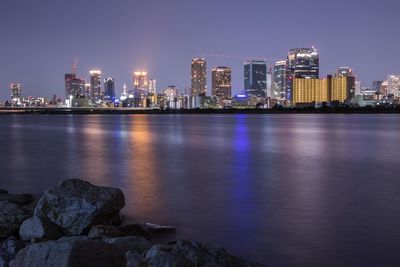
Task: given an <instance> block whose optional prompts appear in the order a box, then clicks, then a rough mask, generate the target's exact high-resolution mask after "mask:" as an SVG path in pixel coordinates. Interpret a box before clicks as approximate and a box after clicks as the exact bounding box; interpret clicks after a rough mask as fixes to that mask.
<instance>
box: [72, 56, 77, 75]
mask: <svg viewBox="0 0 400 267" xmlns="http://www.w3.org/2000/svg"><path fill="white" fill-rule="evenodd" d="M78 63H79V59H78V58H77V57H75V58H74V63H73V64H72V71H71V73H72V74H75V75H76V73H77V71H78Z"/></svg>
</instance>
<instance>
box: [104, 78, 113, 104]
mask: <svg viewBox="0 0 400 267" xmlns="http://www.w3.org/2000/svg"><path fill="white" fill-rule="evenodd" d="M104 98H105V99H108V100H112V99H114V98H115V82H114V78H106V79H104Z"/></svg>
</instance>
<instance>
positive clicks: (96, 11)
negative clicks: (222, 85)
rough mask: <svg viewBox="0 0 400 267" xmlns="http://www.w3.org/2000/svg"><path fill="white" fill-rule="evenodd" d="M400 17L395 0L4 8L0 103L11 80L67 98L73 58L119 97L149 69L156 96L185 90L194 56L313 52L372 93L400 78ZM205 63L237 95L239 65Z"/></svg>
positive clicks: (170, 0)
mask: <svg viewBox="0 0 400 267" xmlns="http://www.w3.org/2000/svg"><path fill="white" fill-rule="evenodd" d="M399 11H400V1H398V0H380V1H371V0H353V1H352V0H337V1H321V0H303V1H294V0H284V1H282V0H280V1H276V0H275V1H267V0H259V1H258V0H257V1H256V0H246V1H232V0H196V1H191V0H157V1H154V0H145V1H142V0H130V1H128V0H114V1H111V0H97V1H88V0H69V1H64V0H1V1H0V12H1V14H0V33H1V39H0V42H1V46H0V99H2V100H4V99H6V98H8V97H9V87H8V86H9V84H10V83H11V82H21V83H22V90H23V95H24V96H28V95H35V96H42V95H44V96H51V95H52V94H53V93H56V94H57V95H60V96H63V95H64V80H63V79H64V78H63V76H64V74H65V73H67V72H69V71H70V69H71V65H72V62H73V58H74V57H78V58H79V65H78V74H79V76H80V77H83V78H86V79H87V78H88V71H89V69H91V68H100V69H101V70H102V71H103V73H104V75H103V77H105V76H112V77H115V79H116V86H117V93H118V95H119V93H120V91H121V87H122V84H123V83H127V84H128V86H129V87H131V86H132V77H131V76H132V75H131V73H132V72H133V71H134V70H147V71H148V72H149V73H150V77H151V78H155V79H157V81H158V91H159V92H160V91H161V90H162V89H163V88H165V87H166V86H168V85H177V86H178V88H179V89H180V90H181V91H182V90H183V89H184V88H185V87H188V86H190V62H191V59H192V58H193V57H197V56H201V55H202V54H224V55H236V56H251V57H259V56H263V57H266V58H268V59H270V60H278V59H283V58H285V57H286V55H287V51H288V50H289V49H290V48H293V47H296V46H297V47H309V46H312V45H314V46H315V47H316V48H317V49H318V51H319V53H320V62H321V63H320V64H321V74H322V75H324V76H325V75H326V74H328V73H332V72H333V71H334V70H335V68H336V67H337V66H351V67H353V68H354V70H355V73H356V74H357V76H358V77H359V79H361V80H362V82H363V86H370V82H371V81H372V80H375V79H385V77H386V75H387V74H390V73H400V34H399V30H400V15H399ZM206 58H207V61H208V67H209V68H208V75H209V76H210V69H211V67H213V66H216V65H228V66H230V67H232V75H233V91H234V93H235V92H238V91H239V90H241V89H242V87H243V82H242V80H243V70H242V68H243V67H242V63H243V60H242V59H240V58H219V57H206ZM208 87H209V91H210V88H211V81H210V78H209V79H208Z"/></svg>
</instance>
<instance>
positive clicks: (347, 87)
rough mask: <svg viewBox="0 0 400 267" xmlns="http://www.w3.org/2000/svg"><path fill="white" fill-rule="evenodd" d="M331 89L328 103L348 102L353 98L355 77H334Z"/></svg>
mask: <svg viewBox="0 0 400 267" xmlns="http://www.w3.org/2000/svg"><path fill="white" fill-rule="evenodd" d="M331 88H332V89H331V90H332V91H331V95H330V101H339V102H342V103H345V102H349V101H350V100H351V99H352V98H354V96H355V77H354V76H347V77H346V76H340V77H334V78H332V87H331Z"/></svg>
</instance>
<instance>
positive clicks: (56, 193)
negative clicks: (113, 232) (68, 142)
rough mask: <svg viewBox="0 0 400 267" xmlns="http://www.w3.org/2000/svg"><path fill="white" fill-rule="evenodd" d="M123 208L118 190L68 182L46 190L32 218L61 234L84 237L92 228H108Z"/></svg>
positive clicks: (122, 198)
mask: <svg viewBox="0 0 400 267" xmlns="http://www.w3.org/2000/svg"><path fill="white" fill-rule="evenodd" d="M124 206H125V198H124V195H123V193H122V191H121V190H120V189H117V188H111V187H100V186H95V185H92V184H90V183H88V182H85V181H82V180H78V179H71V180H66V181H64V182H61V183H60V184H58V186H56V187H54V188H51V189H48V190H46V191H45V192H44V194H43V196H42V197H41V199H40V200H39V203H38V205H37V206H36V209H35V215H36V216H38V217H39V218H42V217H45V218H47V219H48V220H49V221H51V222H52V223H54V224H55V225H57V226H58V227H60V228H62V229H63V231H64V234H66V235H69V236H73V235H81V234H86V233H88V232H89V230H90V228H91V227H92V226H93V225H98V224H102V225H110V224H111V223H112V221H113V219H114V218H115V216H116V215H117V214H118V213H119V211H120V210H121V209H122V208H123V207H124Z"/></svg>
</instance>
